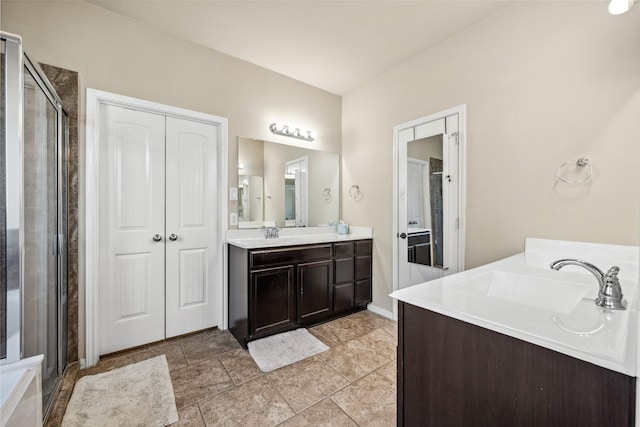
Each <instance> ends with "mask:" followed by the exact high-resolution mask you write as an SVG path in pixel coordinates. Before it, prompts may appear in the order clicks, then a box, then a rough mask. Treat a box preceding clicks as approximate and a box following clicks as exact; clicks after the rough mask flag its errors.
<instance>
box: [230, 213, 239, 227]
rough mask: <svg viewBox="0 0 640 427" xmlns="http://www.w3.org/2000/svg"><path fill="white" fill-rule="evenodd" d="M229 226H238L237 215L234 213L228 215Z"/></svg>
mask: <svg viewBox="0 0 640 427" xmlns="http://www.w3.org/2000/svg"><path fill="white" fill-rule="evenodd" d="M229 225H238V214H237V213H236V212H231V213H230V214H229Z"/></svg>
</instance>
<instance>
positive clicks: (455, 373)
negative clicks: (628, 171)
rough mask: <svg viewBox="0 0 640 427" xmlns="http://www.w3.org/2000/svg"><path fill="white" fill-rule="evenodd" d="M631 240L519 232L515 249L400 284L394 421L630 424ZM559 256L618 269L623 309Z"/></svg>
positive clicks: (633, 344) (634, 251)
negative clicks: (600, 301)
mask: <svg viewBox="0 0 640 427" xmlns="http://www.w3.org/2000/svg"><path fill="white" fill-rule="evenodd" d="M638 256H639V255H638V248H636V247H625V246H612V245H599V244H588V243H576V242H562V241H552V240H543V239H527V243H526V250H525V252H524V253H521V254H518V255H515V256H512V257H509V258H506V259H503V260H500V261H497V262H494V263H491V264H487V265H484V266H481V267H477V268H474V269H470V270H467V271H465V272H463V273H458V274H454V275H451V276H448V277H444V278H442V279H438V280H434V281H431V282H427V283H423V284H419V285H416V286H412V287H409V288H405V289H401V290H399V291H396V292H394V293H393V294H392V296H393V297H394V298H395V299H397V300H398V328H399V330H398V425H433V426H439V425H442V426H444V425H446V426H466V425H518V426H543V425H544V426H550V425H558V426H560V425H562V426H565V425H580V426H603V425H607V426H633V425H635V421H636V420H635V417H636V376H637V365H638V354H637V338H638V325H637V322H638V319H637V307H638V305H637V288H638ZM561 258H579V259H582V260H588V261H591V262H593V263H594V264H595V265H597V266H599V267H600V268H601V269H603V270H604V271H607V269H608V268H609V267H611V266H613V265H617V266H619V267H620V283H621V285H622V289H623V292H624V296H625V298H626V300H627V301H628V304H629V305H628V308H627V310H608V309H603V308H601V307H597V306H596V305H595V304H594V300H595V298H596V296H597V294H598V282H597V281H596V279H595V277H594V275H593V274H591V273H590V272H588V271H586V270H585V269H584V268H579V267H571V268H569V267H566V268H563V269H562V271H553V270H551V269H550V264H551V263H552V262H554V261H556V260H558V259H561Z"/></svg>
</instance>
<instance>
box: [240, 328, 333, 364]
mask: <svg viewBox="0 0 640 427" xmlns="http://www.w3.org/2000/svg"><path fill="white" fill-rule="evenodd" d="M248 347H249V354H251V357H253V360H255V361H256V363H257V364H258V367H260V370H262V372H271V371H274V370H276V369H278V368H282V367H283V366H287V365H290V364H292V363H295V362H297V361H299V360H302V359H306V358H307V357H311V356H314V355H316V354H318V353H322V352H323V351H327V350H329V347H327V346H326V345H324V343H323V342H322V341H320V340H318V339H317V338H316V337H314V336H313V335H311V334H310V333H309V331H307V330H306V329H304V328H300V329H296V330H295V331H289V332H283V333H281V334H278V335H273V336H270V337H267V338H261V339H259V340H255V341H251V342H250V343H249V344H248Z"/></svg>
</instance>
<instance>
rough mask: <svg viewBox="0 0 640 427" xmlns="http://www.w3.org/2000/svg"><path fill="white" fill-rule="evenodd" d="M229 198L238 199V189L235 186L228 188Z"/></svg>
mask: <svg viewBox="0 0 640 427" xmlns="http://www.w3.org/2000/svg"><path fill="white" fill-rule="evenodd" d="M229 200H238V189H237V188H236V187H231V188H229Z"/></svg>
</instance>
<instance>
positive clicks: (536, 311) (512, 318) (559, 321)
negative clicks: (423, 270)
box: [391, 239, 638, 376]
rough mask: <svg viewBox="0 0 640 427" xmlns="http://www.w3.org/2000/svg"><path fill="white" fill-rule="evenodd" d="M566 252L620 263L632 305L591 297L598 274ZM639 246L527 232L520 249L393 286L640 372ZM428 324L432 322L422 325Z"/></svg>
mask: <svg viewBox="0 0 640 427" xmlns="http://www.w3.org/2000/svg"><path fill="white" fill-rule="evenodd" d="M561 258H578V259H583V260H585V261H590V262H592V263H594V264H595V265H597V266H598V267H600V269H602V270H604V271H606V270H607V269H609V267H611V266H613V265H618V266H619V267H620V274H619V278H620V284H621V286H622V290H623V293H624V296H625V299H626V300H627V301H628V303H629V306H628V309H627V310H623V311H618V310H605V309H602V308H600V307H597V306H596V305H595V303H594V300H595V298H596V296H597V293H598V284H597V283H598V282H597V280H596V278H595V277H594V276H593V275H592V274H591V273H589V272H588V271H586V270H584V269H581V268H579V267H566V268H563V269H562V270H560V271H555V270H551V269H550V267H549V264H550V263H551V262H553V261H554V260H557V259H561ZM637 288H638V248H637V247H630V246H612V245H594V244H586V243H575V242H560V241H551V240H543V239H527V249H526V250H525V252H523V253H520V254H518V255H515V256H512V257H509V258H505V259H503V260H500V261H497V262H494V263H491V264H487V265H483V266H481V267H477V268H473V269H470V270H467V271H464V272H461V273H457V274H453V275H450V276H447V277H444V278H441V279H436V280H433V281H429V282H426V283H421V284H418V285H415V286H411V287H408V288H404V289H401V290H398V291H395V292H393V293H392V294H391V296H392V297H393V298H395V299H397V300H399V301H403V302H405V303H409V304H412V305H415V306H417V307H421V308H424V309H427V310H431V311H434V312H436V313H440V314H443V315H446V316H449V317H452V318H454V319H458V320H462V321H465V322H467V323H471V324H474V325H477V326H480V327H483V328H486V329H490V330H493V331H496V332H499V333H503V334H505V335H509V336H512V337H514V338H518V339H521V340H524V341H527V342H530V343H533V344H536V345H540V346H542V347H546V348H549V349H551V350H555V351H558V352H560V353H564V354H567V355H569V356H572V357H575V358H577V359H580V360H584V361H587V362H590V363H593V364H595V365H598V366H602V367H604V368H607V369H611V370H614V371H617V372H620V373H623V374H626V375H630V376H636V373H637V364H638V363H637V335H638V324H637V320H638V319H637V310H638V308H637V306H638V304H637ZM425 327H428V325H425Z"/></svg>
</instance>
